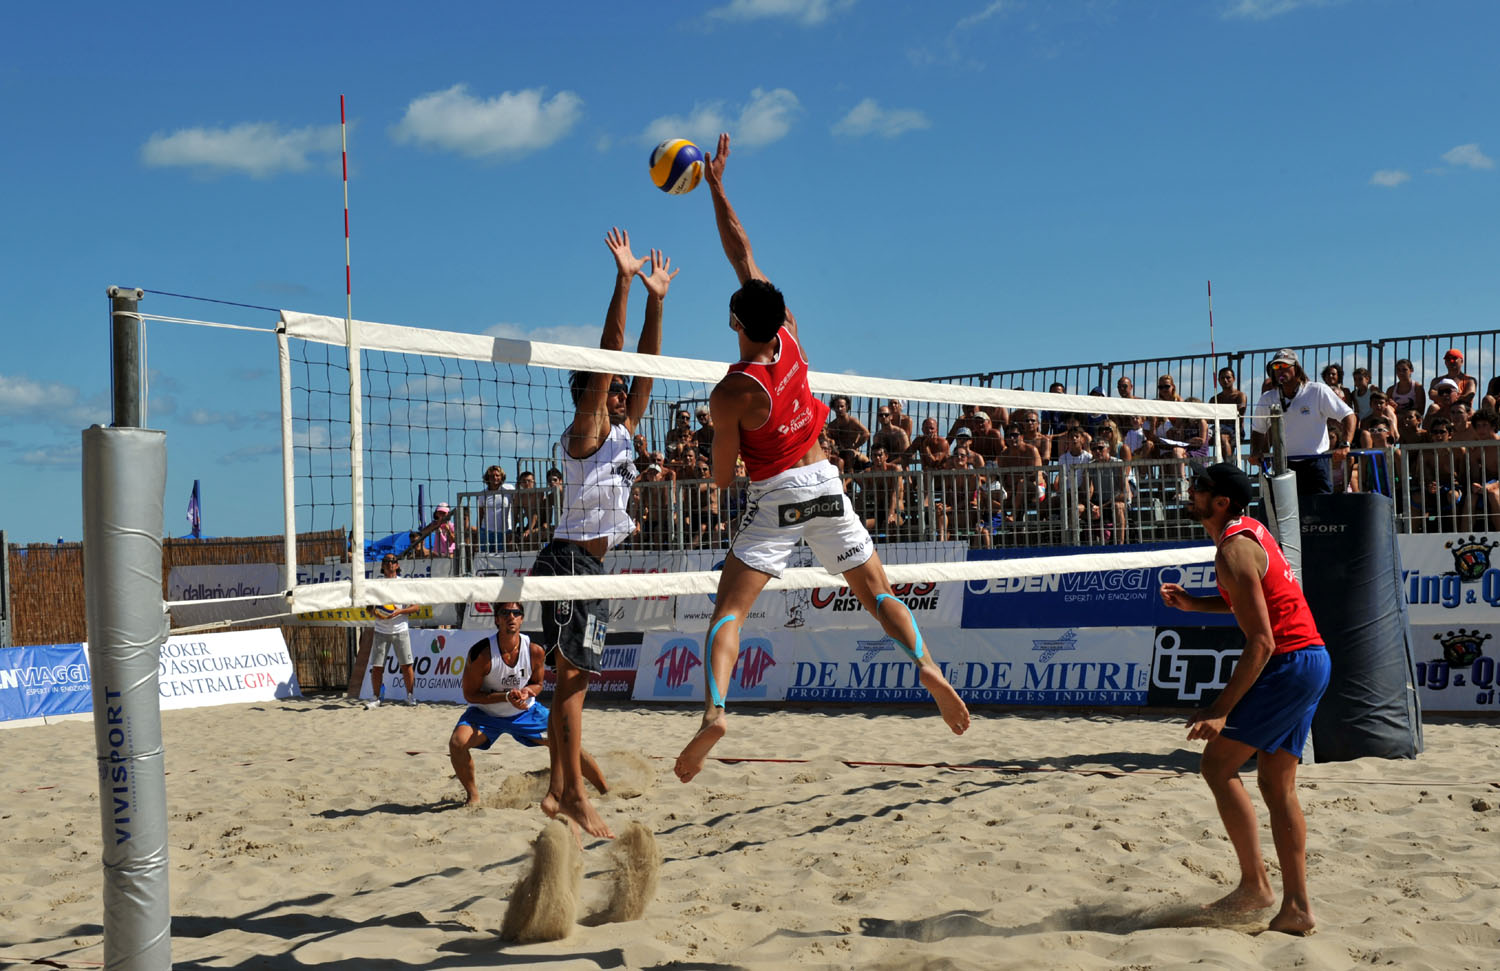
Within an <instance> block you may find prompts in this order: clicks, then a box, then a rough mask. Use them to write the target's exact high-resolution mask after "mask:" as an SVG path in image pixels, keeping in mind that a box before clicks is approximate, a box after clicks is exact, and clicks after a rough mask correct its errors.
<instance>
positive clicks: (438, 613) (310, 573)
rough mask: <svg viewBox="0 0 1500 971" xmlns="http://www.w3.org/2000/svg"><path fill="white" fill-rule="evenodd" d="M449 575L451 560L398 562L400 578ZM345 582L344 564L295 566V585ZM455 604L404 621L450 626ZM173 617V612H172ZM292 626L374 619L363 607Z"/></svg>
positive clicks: (430, 607) (431, 607) (368, 573)
mask: <svg viewBox="0 0 1500 971" xmlns="http://www.w3.org/2000/svg"><path fill="white" fill-rule="evenodd" d="M452 575H453V561H452V560H449V559H445V558H441V557H424V556H417V557H412V558H410V559H405V560H402V561H401V576H402V577H403V578H412V577H451V576H452ZM365 577H366V578H368V579H372V580H374V579H378V578H379V577H380V564H379V563H378V562H377V563H366V564H365ZM348 579H349V564H347V563H323V564H316V563H302V564H299V565H298V567H297V583H298V585H299V586H300V585H301V584H304V583H336V582H338V581H340V580H343V581H347V580H348ZM458 613H459V611H458V604H423V605H422V610H421V611H420V612H419V613H416V614H412V615H410V616H409V617H408V618H407V621H408V622H409V623H413V624H418V623H420V624H429V625H431V626H434V627H439V626H445V625H446V626H453V625H456V624H457V623H458ZM174 616H175V611H174ZM296 616H297V619H296V621H295V623H298V624H306V625H308V626H309V627H351V626H354V627H366V626H369V625H371V624H373V623H374V622H375V618H374V616H373V615H371V614H370V613H369V612H368V611H367V610H366V609H365V608H363V607H355V608H350V609H346V610H318V611H313V612H311V613H306V614H297V615H296Z"/></svg>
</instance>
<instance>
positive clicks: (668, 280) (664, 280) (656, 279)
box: [635, 249, 682, 300]
mask: <svg viewBox="0 0 1500 971" xmlns="http://www.w3.org/2000/svg"><path fill="white" fill-rule="evenodd" d="M647 263H649V264H650V266H651V274H650V275H649V276H647V275H646V270H645V264H647ZM681 271H682V268H681V267H678V268H677V269H675V270H674V269H672V258H671V257H670V256H663V255H662V252H661V250H659V249H654V250H652V251H651V258H650V259H649V260H644V261H642V267H641V269H639V270H636V271H635V272H636V276H638V277H640V278H641V280H642V281H643V282H644V283H645V284H646V290H647V291H648V292H649V293H650V294H651V295H652V296H653V297H655V298H656V299H658V300H661V299H663V298H665V297H666V295H667V288H668V287H670V286H671V285H672V278H673V277H675V276H676V275H677V274H678V273H680V272H681Z"/></svg>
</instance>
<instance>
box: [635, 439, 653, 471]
mask: <svg viewBox="0 0 1500 971" xmlns="http://www.w3.org/2000/svg"><path fill="white" fill-rule="evenodd" d="M630 445H631V447H632V448H634V449H635V458H634V459H633V460H632V461H634V463H635V474H636V475H640V474H641V473H642V472H644V471H646V466H648V465H650V464H651V447H650V446H649V445H647V444H646V436H645V435H642V434H641V433H640V432H636V433H635V437H633V438H632V439H631V440H630Z"/></svg>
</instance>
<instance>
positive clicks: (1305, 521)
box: [1302, 493, 1422, 762]
mask: <svg viewBox="0 0 1500 971" xmlns="http://www.w3.org/2000/svg"><path fill="white" fill-rule="evenodd" d="M1302 566H1303V581H1302V588H1303V591H1304V592H1305V593H1306V594H1307V602H1308V605H1309V606H1310V607H1311V608H1312V612H1313V617H1314V618H1315V619H1316V620H1317V623H1318V631H1319V633H1321V634H1322V635H1323V638H1324V641H1325V643H1326V644H1327V645H1328V654H1329V657H1330V659H1331V660H1332V662H1333V673H1332V676H1331V677H1330V679H1329V682H1328V691H1327V693H1325V694H1324V695H1323V700H1322V702H1321V703H1319V705H1318V711H1317V714H1316V715H1315V716H1314V718H1313V730H1312V736H1313V746H1314V749H1315V750H1316V752H1317V758H1318V761H1319V762H1343V761H1348V760H1351V759H1358V758H1364V757H1365V756H1376V757H1379V758H1387V759H1410V758H1415V757H1416V756H1417V754H1418V753H1419V752H1421V751H1422V710H1421V702H1420V701H1419V699H1418V697H1417V689H1416V676H1415V670H1416V668H1415V664H1414V663H1413V658H1412V641H1411V624H1410V621H1409V618H1408V616H1407V612H1406V597H1405V596H1404V594H1403V592H1402V589H1401V552H1400V549H1399V547H1398V546H1397V544H1396V521H1395V517H1394V515H1393V507H1392V504H1391V500H1390V499H1389V498H1388V497H1386V496H1382V495H1380V494H1378V493H1340V494H1335V495H1318V496H1304V497H1303V498H1302Z"/></svg>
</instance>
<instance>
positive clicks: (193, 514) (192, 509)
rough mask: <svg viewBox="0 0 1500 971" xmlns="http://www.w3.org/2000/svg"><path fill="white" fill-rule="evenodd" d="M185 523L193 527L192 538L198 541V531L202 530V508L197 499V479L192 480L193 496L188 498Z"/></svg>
mask: <svg viewBox="0 0 1500 971" xmlns="http://www.w3.org/2000/svg"><path fill="white" fill-rule="evenodd" d="M187 521H188V524H189V525H190V526H192V527H193V538H194V539H198V538H199V537H200V531H201V530H202V528H203V506H202V505H201V504H200V502H199V498H198V480H197V479H194V480H193V494H192V495H191V496H188V511H187Z"/></svg>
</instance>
